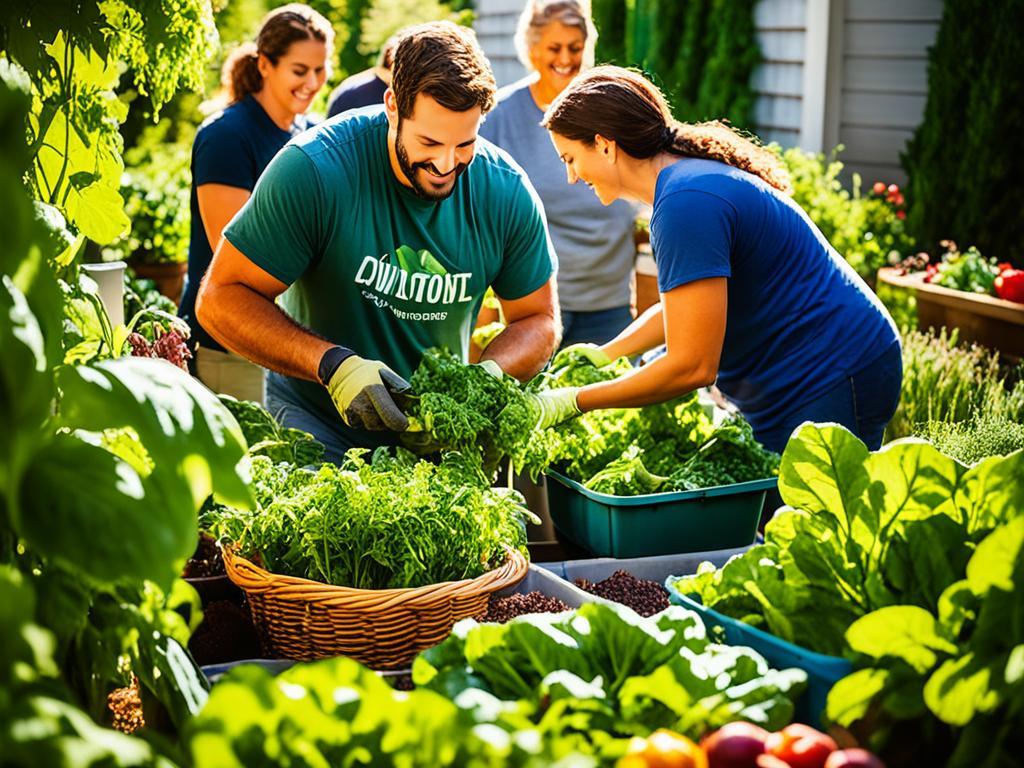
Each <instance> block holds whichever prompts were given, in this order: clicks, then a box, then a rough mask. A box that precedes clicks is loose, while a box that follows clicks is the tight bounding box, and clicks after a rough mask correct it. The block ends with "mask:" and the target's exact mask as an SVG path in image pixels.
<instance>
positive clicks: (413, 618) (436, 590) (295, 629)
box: [224, 546, 529, 669]
mask: <svg viewBox="0 0 1024 768" xmlns="http://www.w3.org/2000/svg"><path fill="white" fill-rule="evenodd" d="M224 566H225V568H226V570H227V573H228V577H229V578H230V579H231V581H233V582H234V583H235V584H237V585H238V586H239V587H240V588H241V589H242V590H243V591H244V592H245V594H246V597H247V598H248V600H249V606H250V610H251V611H252V620H253V623H254V624H255V625H256V629H257V631H258V632H259V633H260V640H261V642H262V644H263V650H264V652H265V653H266V654H267V655H269V656H271V657H273V658H284V659H295V660H298V661H311V660H313V659H322V658H327V657H331V656H349V657H351V658H353V659H356V660H357V661H360V662H362V663H363V664H366V665H367V666H368V667H372V668H373V669H397V668H400V667H406V666H408V665H409V663H410V662H411V661H412V659H413V657H415V656H416V654H417V653H419V652H420V651H423V650H426V649H427V648H432V647H433V646H435V645H437V644H438V643H440V642H441V641H442V640H444V639H445V638H446V637H447V636H448V634H449V633H450V632H451V629H452V626H453V625H454V624H455V622H457V621H458V620H460V619H464V618H466V617H467V616H480V615H482V614H483V613H485V612H486V611H487V599H488V597H489V596H490V594H491V593H492V592H497V591H498V590H501V589H504V588H506V587H509V586H512V585H514V584H518V583H519V582H520V581H521V580H522V579H523V578H525V577H526V573H527V570H528V569H529V564H528V563H527V562H526V559H525V558H524V557H523V555H522V554H521V553H520V552H518V551H517V550H512V549H510V550H509V555H508V559H507V560H506V561H505V563H504V564H503V565H501V566H500V567H499V568H495V569H494V570H493V571H488V572H487V573H485V574H483V575H482V576H478V577H476V578H475V579H464V580H462V581H446V582H444V583H442V584H429V585H427V586H424V587H416V588H414V589H353V588H352V587H335V586H332V585H330V584H324V583H322V582H319V581H311V580H309V579H301V578H297V577H295V576H280V575H278V574H275V573H270V572H269V571H267V570H265V569H263V568H260V567H259V566H258V565H255V564H254V563H252V562H250V561H249V560H246V559H245V558H244V557H242V556H240V555H239V554H238V553H237V552H236V551H235V548H234V547H233V546H226V547H225V548H224Z"/></svg>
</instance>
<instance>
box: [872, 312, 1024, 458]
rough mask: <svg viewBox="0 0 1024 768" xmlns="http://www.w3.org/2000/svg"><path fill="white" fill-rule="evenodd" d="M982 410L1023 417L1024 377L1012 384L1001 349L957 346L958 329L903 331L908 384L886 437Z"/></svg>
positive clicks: (961, 419)
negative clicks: (1002, 365) (1000, 353)
mask: <svg viewBox="0 0 1024 768" xmlns="http://www.w3.org/2000/svg"><path fill="white" fill-rule="evenodd" d="M980 411H984V412H985V413H986V414H987V415H988V416H990V417H991V418H997V419H1007V420H1011V421H1016V422H1021V421H1024V380H1018V381H1017V382H1016V384H1015V385H1014V386H1013V387H1010V386H1008V384H1007V376H1006V375H1005V374H1004V373H1003V371H1002V370H1001V369H1000V365H999V355H998V353H995V352H990V351H988V350H986V349H985V348H983V347H979V346H977V345H971V346H969V347H967V346H958V345H957V332H956V331H955V330H954V331H953V332H952V333H949V334H947V333H946V330H945V329H942V330H941V331H940V332H939V334H938V335H936V334H935V333H934V332H929V333H923V332H919V331H912V332H910V333H907V334H905V335H904V337H903V388H902V391H901V393H900V404H899V407H898V408H897V410H896V414H895V415H894V416H893V418H892V421H891V422H889V426H888V427H887V428H886V440H894V439H896V438H898V437H907V436H908V435H912V434H914V432H915V429H919V428H922V425H925V424H928V423H929V422H946V423H953V422H964V421H968V420H969V419H971V417H972V416H973V415H974V414H975V413H978V412H980Z"/></svg>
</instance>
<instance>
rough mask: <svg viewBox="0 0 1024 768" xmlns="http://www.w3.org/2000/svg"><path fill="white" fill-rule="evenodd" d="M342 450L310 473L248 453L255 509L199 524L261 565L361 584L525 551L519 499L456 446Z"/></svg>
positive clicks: (467, 573)
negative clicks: (437, 452)
mask: <svg viewBox="0 0 1024 768" xmlns="http://www.w3.org/2000/svg"><path fill="white" fill-rule="evenodd" d="M366 453H367V452H366V451H365V450H361V449H352V450H350V451H349V452H348V454H347V455H346V458H345V461H344V462H343V463H342V465H341V466H340V467H339V466H335V465H333V464H324V465H323V466H321V467H320V468H319V470H318V471H316V472H310V471H306V470H302V469H296V468H294V467H290V466H289V465H286V464H278V465H275V464H274V463H273V462H272V461H271V460H270V459H269V458H267V457H265V456H258V457H256V458H254V459H253V462H252V463H253V476H254V486H255V495H256V499H257V507H258V508H257V510H256V511H255V512H244V511H239V510H234V509H231V508H230V507H215V508H214V509H213V510H211V511H210V512H208V513H207V514H206V515H204V517H203V520H202V525H203V526H204V528H206V529H207V530H209V531H210V532H211V533H214V534H215V535H217V536H226V537H228V538H229V539H231V540H232V541H234V542H237V543H238V544H239V545H240V546H241V547H242V550H243V551H244V552H247V553H249V554H255V553H259V554H260V555H261V556H262V558H263V562H264V564H265V565H266V567H267V568H268V569H270V570H271V571H275V572H278V573H283V574H287V575H292V576H302V577H305V578H310V579H315V580H318V581H324V582H326V583H329V584H336V585H339V586H349V587H357V588H362V589H384V588H392V587H418V586H422V585H425V584H436V583H438V582H444V581H450V580H455V579H465V578H474V577H476V576H479V575H480V574H482V573H484V572H486V571H487V570H489V569H491V568H494V567H497V566H498V565H500V564H501V563H502V562H503V561H504V560H505V557H506V548H507V547H518V548H525V545H526V529H525V521H526V519H528V518H530V519H532V516H531V515H530V513H529V511H528V510H527V509H526V508H525V506H523V500H522V497H521V496H520V495H519V494H518V493H517V492H516V491H512V490H508V489H500V488H496V489H491V488H489V487H487V485H486V483H485V482H484V480H483V478H482V477H481V476H480V474H479V468H478V467H477V466H476V465H475V464H474V463H473V462H471V461H469V460H467V459H466V458H465V457H463V456H462V455H460V454H458V453H448V454H445V455H444V457H443V458H442V459H441V461H440V463H439V464H433V463H431V462H429V461H417V460H416V458H415V457H414V456H413V455H412V454H410V453H409V452H408V451H404V450H402V449H399V450H398V451H397V453H395V454H392V453H390V452H389V451H388V450H387V449H378V450H377V451H376V452H374V454H373V457H372V460H370V461H367V459H366Z"/></svg>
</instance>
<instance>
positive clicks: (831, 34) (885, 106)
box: [475, 0, 942, 184]
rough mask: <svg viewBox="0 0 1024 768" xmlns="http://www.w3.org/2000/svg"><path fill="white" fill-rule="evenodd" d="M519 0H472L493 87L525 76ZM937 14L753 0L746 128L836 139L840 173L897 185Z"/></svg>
mask: <svg viewBox="0 0 1024 768" xmlns="http://www.w3.org/2000/svg"><path fill="white" fill-rule="evenodd" d="M524 2H525V0H477V2H476V9H477V22H476V25H475V26H476V31H477V36H478V37H479V38H480V42H481V44H482V45H483V48H484V51H485V52H486V53H487V55H488V57H489V58H490V60H491V64H492V66H493V67H494V74H495V77H496V78H497V80H498V84H499V85H505V84H506V83H510V82H513V81H515V80H517V79H519V78H520V77H522V76H523V75H524V74H525V70H524V69H523V67H522V65H520V64H519V62H518V60H517V59H516V54H515V48H514V46H513V44H512V35H513V33H514V32H515V26H516V20H517V18H518V16H519V12H520V11H521V9H522V7H523V4H524ZM941 18H942V0H759V2H758V3H757V5H756V6H755V8H754V21H755V27H756V30H757V39H758V44H759V45H760V47H761V53H762V56H763V62H762V64H761V65H760V66H759V67H758V68H757V69H756V70H755V72H754V76H753V83H752V85H753V88H754V92H755V94H756V96H757V100H756V102H755V104H754V125H753V126H752V128H753V130H754V131H755V132H756V133H757V134H758V135H759V136H761V138H762V139H764V140H765V141H777V142H779V143H780V144H782V145H783V146H785V147H790V146H801V147H804V148H805V149H809V150H813V151H828V150H830V149H831V148H832V147H834V146H835V145H836V144H843V145H844V146H845V147H846V150H845V151H844V153H843V154H842V156H841V158H842V160H843V162H844V163H845V165H846V173H847V176H849V175H850V174H852V173H853V172H857V173H860V174H861V176H862V177H863V179H864V182H865V183H866V184H870V183H872V182H873V181H875V180H884V181H887V182H889V181H895V182H896V183H903V182H904V181H905V175H904V173H903V170H902V169H901V168H900V164H899V155H900V152H902V151H903V149H904V146H905V145H906V142H907V139H909V138H910V136H911V135H913V132H914V129H915V128H916V127H917V126H918V125H919V124H920V122H921V118H922V116H923V114H924V105H925V100H926V97H927V63H928V62H927V57H928V47H929V46H930V45H931V44H932V43H933V42H934V40H935V34H936V32H937V30H938V26H939V21H940V20H941Z"/></svg>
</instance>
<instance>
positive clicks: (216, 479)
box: [58, 357, 252, 516]
mask: <svg viewBox="0 0 1024 768" xmlns="http://www.w3.org/2000/svg"><path fill="white" fill-rule="evenodd" d="M58 383H59V385H60V388H61V390H62V392H63V398H62V399H61V402H60V422H61V424H62V425H64V426H67V427H70V428H72V429H84V430H88V431H92V432H102V431H103V430H107V429H111V428H119V427H128V428H131V429H133V430H134V431H135V433H136V434H137V435H138V436H139V440H140V441H141V442H142V445H143V447H144V448H145V450H146V452H147V453H148V454H149V457H150V458H151V460H152V461H153V464H154V469H153V472H152V473H151V475H150V478H149V479H150V480H151V481H153V482H160V483H161V484H163V485H165V486H166V487H167V489H168V490H169V491H170V490H171V489H172V488H174V486H175V483H174V482H173V481H172V478H177V479H179V480H181V481H184V482H185V483H186V484H187V488H188V490H189V497H190V498H188V499H181V498H174V499H168V504H170V503H174V504H184V505H185V506H188V505H189V504H191V514H192V515H193V516H194V515H195V513H196V512H197V511H198V509H199V507H200V506H201V505H202V503H203V502H204V501H205V500H206V498H207V497H208V496H209V495H210V494H211V493H213V494H214V495H215V496H216V497H217V498H218V499H219V500H220V501H222V502H223V503H225V504H229V505H231V506H234V507H236V508H241V509H250V508H251V505H252V498H251V495H250V491H249V486H248V467H247V463H246V461H245V459H244V457H245V451H246V445H245V438H244V437H243V436H242V432H241V430H240V429H239V428H238V424H237V422H236V421H235V419H234V417H232V415H231V414H230V413H229V412H228V410H227V409H226V408H225V407H224V406H223V405H222V404H221V403H220V401H218V400H217V397H216V395H214V394H213V393H212V392H210V391H209V390H208V389H207V388H206V387H204V386H203V385H202V384H200V383H199V382H198V381H196V380H195V379H193V378H192V377H191V376H189V375H188V374H187V373H185V372H184V371H182V370H181V369H179V368H177V367H176V366H174V365H171V364H170V363H168V362H166V361H164V360H153V359H148V358H137V357H127V358H119V359H117V360H108V361H104V362H102V363H98V364H96V365H94V366H80V367H64V368H62V369H60V371H59V372H58ZM164 478H166V480H165V479H164Z"/></svg>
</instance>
